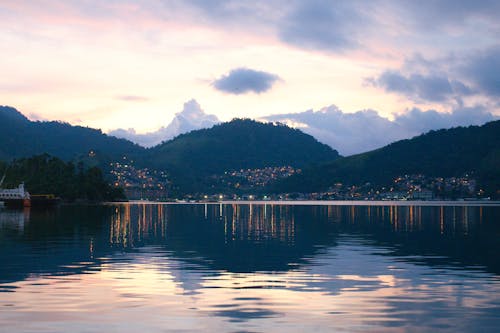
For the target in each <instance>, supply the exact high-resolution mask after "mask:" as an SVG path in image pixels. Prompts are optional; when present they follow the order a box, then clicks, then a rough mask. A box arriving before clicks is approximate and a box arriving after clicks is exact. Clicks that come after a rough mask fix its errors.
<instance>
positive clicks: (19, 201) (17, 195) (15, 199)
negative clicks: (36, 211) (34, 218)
mask: <svg viewBox="0 0 500 333" xmlns="http://www.w3.org/2000/svg"><path fill="white" fill-rule="evenodd" d="M0 201H2V202H3V203H4V205H5V207H7V208H23V207H30V206H31V196H30V194H29V193H28V191H26V189H25V188H24V183H21V184H19V186H18V187H17V188H12V189H2V188H0Z"/></svg>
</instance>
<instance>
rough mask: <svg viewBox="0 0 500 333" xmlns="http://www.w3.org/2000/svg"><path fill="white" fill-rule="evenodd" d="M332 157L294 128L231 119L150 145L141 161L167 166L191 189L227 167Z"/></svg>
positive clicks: (181, 184) (302, 164) (329, 151)
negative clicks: (143, 159) (151, 146)
mask: <svg viewBox="0 0 500 333" xmlns="http://www.w3.org/2000/svg"><path fill="white" fill-rule="evenodd" d="M338 157H339V155H338V153H337V152H336V151H335V150H333V149H331V148H330V147H329V146H327V145H324V144H321V143H319V142H318V141H317V140H316V139H314V138H313V137H312V136H310V135H307V134H304V133H303V132H301V131H299V130H296V129H292V128H289V127H287V126H284V125H274V124H270V123H267V124H264V123H260V122H256V121H253V120H249V119H235V120H233V121H231V122H228V123H223V124H220V125H216V126H214V127H212V128H210V129H202V130H196V131H192V132H190V133H187V134H183V135H180V136H178V137H176V138H175V139H173V140H170V141H168V142H165V143H163V144H160V145H158V146H156V147H153V148H151V149H150V150H149V151H148V158H147V160H146V163H147V164H148V165H150V166H152V167H154V168H157V169H166V170H169V172H170V173H171V175H172V177H173V180H174V182H176V183H177V184H178V186H179V187H181V188H182V189H184V190H185V191H197V190H198V189H203V187H204V186H206V178H207V177H209V176H211V175H214V174H222V173H224V172H225V171H229V170H239V169H246V168H259V167H266V166H285V165H291V166H294V167H300V168H302V167H305V166H308V165H310V164H313V163H320V162H326V161H333V160H335V159H337V158H338Z"/></svg>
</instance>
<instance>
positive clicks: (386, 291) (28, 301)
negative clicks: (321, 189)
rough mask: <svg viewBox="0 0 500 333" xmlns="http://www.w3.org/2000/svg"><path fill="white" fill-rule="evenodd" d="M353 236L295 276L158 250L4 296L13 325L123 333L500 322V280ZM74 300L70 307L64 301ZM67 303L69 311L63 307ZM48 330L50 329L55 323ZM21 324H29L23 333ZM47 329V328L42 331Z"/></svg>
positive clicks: (32, 283)
mask: <svg viewBox="0 0 500 333" xmlns="http://www.w3.org/2000/svg"><path fill="white" fill-rule="evenodd" d="M384 252H386V251H385V250H384V249H383V248H380V247H376V246H369V245H366V244H363V242H362V241H360V240H358V239H355V238H352V237H349V236H343V237H342V240H341V241H340V242H339V244H338V246H336V247H333V248H329V249H328V250H327V251H326V252H325V253H322V254H319V255H318V256H317V257H315V258H312V259H311V262H310V264H309V265H307V266H304V267H302V268H301V269H299V270H292V271H289V272H285V273H273V272H255V273H251V274H248V273H245V274H244V273H230V272H223V271H213V270H209V269H200V267H198V269H193V267H186V266H185V264H184V263H183V262H182V261H179V260H178V258H176V257H173V256H172V255H171V254H170V253H166V252H164V251H163V250H162V249H161V248H158V247H154V246H151V247H144V248H142V249H141V250H140V251H138V252H134V253H123V254H121V255H120V254H115V255H112V256H110V257H106V258H100V260H101V261H102V262H103V263H102V265H101V271H99V272H93V273H92V274H78V275H72V276H42V277H33V278H31V279H28V280H26V281H23V282H19V283H16V284H14V285H13V286H14V287H16V288H17V289H15V290H16V291H15V292H11V293H3V295H2V298H1V299H2V300H1V305H2V307H3V308H4V309H5V308H7V307H8V309H10V310H15V311H12V312H10V315H9V316H8V317H7V316H5V315H2V316H1V317H0V322H3V324H4V325H6V326H5V327H7V328H8V327H18V328H19V329H26V330H30V329H34V330H35V331H36V329H35V326H34V325H35V324H32V322H36V320H41V321H43V322H44V327H45V328H49V330H50V331H54V332H57V331H64V330H63V328H64V327H68V326H65V325H71V327H73V329H75V328H76V331H82V330H83V328H84V327H87V328H88V327H92V326H88V325H89V323H92V324H91V325H93V327H94V328H96V329H101V330H107V331H110V330H113V329H119V330H120V331H123V332H133V331H134V332H135V331H136V330H137V329H143V330H145V331H159V330H161V329H162V328H165V327H168V328H169V329H172V330H182V329H189V330H199V329H205V330H210V331H212V330H216V329H217V330H221V331H232V330H238V329H241V330H251V331H267V330H266V328H269V327H270V325H276V326H272V327H273V330H274V331H283V332H285V331H303V330H307V331H310V330H314V329H315V327H316V328H317V327H323V328H328V329H347V330H348V331H353V330H354V331H356V330H368V329H370V328H373V327H374V326H377V327H379V328H380V327H383V328H384V329H383V330H384V331H391V330H394V331H401V330H402V329H410V330H412V329H415V328H418V329H419V330H421V329H424V330H427V331H432V330H435V329H439V330H449V331H455V330H457V329H458V330H459V331H467V330H469V329H471V328H473V327H475V326H474V325H477V324H480V325H481V326H480V327H484V328H486V331H487V329H488V328H489V329H491V330H492V329H493V328H494V327H495V325H496V324H498V318H497V316H495V313H497V312H498V311H499V303H498V298H497V297H496V295H498V292H500V281H499V280H498V278H496V277H494V276H491V275H488V274H485V273H481V272H477V271H467V270H462V271H457V270H451V269H447V268H439V269H437V270H436V269H432V268H429V267H426V266H423V265H414V264H412V263H408V262H405V261H404V258H397V257H393V256H388V255H387V253H384ZM61 299H64V300H65V301H64V302H61V301H60V300H61ZM63 303H64V304H63ZM125 323H126V324H125ZM45 324H47V325H45ZM18 325H20V326H18ZM36 325H38V324H36Z"/></svg>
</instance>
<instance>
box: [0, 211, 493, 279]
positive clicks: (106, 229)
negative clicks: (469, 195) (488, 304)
mask: <svg viewBox="0 0 500 333" xmlns="http://www.w3.org/2000/svg"><path fill="white" fill-rule="evenodd" d="M9 214H10V213H8V212H7V211H0V222H1V223H0V262H2V265H1V266H0V282H7V281H17V280H24V279H26V278H27V277H29V276H30V275H33V274H35V275H38V274H51V275H59V274H78V273H82V272H85V271H89V270H90V271H92V270H100V269H101V265H102V264H103V263H104V262H110V260H111V261H112V260H115V259H116V258H115V257H116V255H117V253H119V252H123V251H125V252H131V251H132V252H135V251H138V250H139V249H140V248H141V247H146V246H148V247H150V246H154V247H158V253H157V255H158V256H160V257H161V258H164V259H161V260H167V261H170V262H173V261H175V262H178V263H179V266H178V268H179V271H176V272H173V273H172V274H175V275H176V276H177V279H180V280H181V281H182V283H183V284H185V283H188V284H196V283H197V282H196V281H186V279H188V280H192V279H195V280H196V279H198V278H200V276H201V275H200V274H196V273H195V271H197V270H200V272H206V271H207V269H208V270H215V271H226V272H256V271H289V270H294V269H297V268H301V267H308V266H310V265H314V264H315V260H316V259H315V258H318V257H321V255H322V254H323V253H326V252H327V251H330V252H332V251H333V252H335V251H334V250H335V249H336V247H337V242H338V240H339V238H340V237H344V238H345V236H346V235H348V236H349V237H350V238H353V239H357V242H358V243H360V244H366V245H367V246H370V247H372V248H379V249H383V250H384V253H385V254H384V255H390V256H393V257H396V258H401V260H403V261H405V262H408V263H416V264H418V265H426V266H436V265H437V266H443V265H444V266H447V267H449V266H455V267H457V268H461V267H464V266H466V267H469V266H476V267H478V268H480V269H485V270H487V271H489V272H493V273H495V274H499V273H500V266H499V263H498V260H497V257H496V256H497V253H498V250H499V244H498V239H497V235H498V228H499V226H498V225H495V223H494V222H496V221H497V220H498V219H499V210H498V208H497V207H484V208H482V207H406V206H401V207H396V206H384V207H375V206H373V207H369V206H357V207H351V206H316V207H315V206H279V205H218V204H216V205H126V204H125V205H119V206H105V207H103V206H97V207H64V206H63V207H61V208H59V209H58V210H54V211H47V212H37V211H32V212H31V213H30V215H29V216H28V215H24V213H20V212H19V213H17V215H16V216H15V217H14V218H12V216H10V215H9ZM20 214H23V215H22V218H21V215H20ZM20 220H21V221H22V223H24V225H23V228H20V227H19V221H20ZM155 253H156V252H155ZM340 253H341V252H339V255H340ZM127 258H128V259H127ZM131 258H132V257H126V258H125V259H123V258H121V259H120V260H125V262H124V263H125V264H126V262H127V260H128V261H131V260H133V259H131ZM343 259H345V260H349V258H343ZM184 271H185V272H184Z"/></svg>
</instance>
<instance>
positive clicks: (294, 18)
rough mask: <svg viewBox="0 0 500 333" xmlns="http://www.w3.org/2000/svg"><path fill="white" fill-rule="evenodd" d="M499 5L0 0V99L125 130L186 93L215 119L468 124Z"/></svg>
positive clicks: (493, 107) (484, 85)
mask: <svg viewBox="0 0 500 333" xmlns="http://www.w3.org/2000/svg"><path fill="white" fill-rule="evenodd" d="M499 16H500V1H496V0H483V1H478V0H475V1H464V0H454V1H452V0H435V1H432V0H429V1H388V0H372V1H356V0H349V1H321V0H286V1H285V0H265V1H260V0H254V1H210V0H206V1H202V0H182V1H181V0H164V1H161V0H143V1H132V0H120V1H118V0H108V1H97V0H79V1H72V0H65V1H56V0H38V1H22V0H16V1H10V0H9V1H6V0H0V60H1V61H0V72H1V73H2V75H1V78H0V105H10V106H13V107H15V108H17V109H18V110H19V111H21V112H22V113H23V114H25V115H26V116H28V117H29V118H30V119H32V120H60V121H65V122H69V123H71V124H74V125H83V126H90V127H95V128H101V129H102V130H104V131H110V130H114V129H119V128H122V129H134V131H135V132H136V133H146V132H151V131H155V130H157V129H159V128H160V127H166V126H167V125H168V124H169V123H170V121H172V119H173V118H174V116H175V115H176V113H178V112H179V111H180V110H182V108H183V105H184V104H185V103H186V102H188V101H191V100H196V102H197V103H199V105H200V106H201V108H202V109H203V110H204V111H205V112H207V113H209V114H213V115H215V116H217V117H218V118H219V119H220V120H223V121H226V120H231V119H232V118H234V117H250V118H256V119H264V118H268V119H278V118H279V119H282V120H283V119H285V118H286V117H284V116H283V115H290V114H292V115H293V114H299V113H301V114H307V113H310V114H312V117H313V118H314V119H313V120H310V121H311V122H313V121H317V119H318V117H316V116H317V115H321V112H323V113H325V110H330V111H332V110H333V111H332V112H333V114H334V115H335V117H337V118H338V119H340V118H343V119H347V118H349V117H350V118H349V119H353V118H356V116H353V115H356V114H357V115H358V118H359V117H361V118H363V121H365V122H366V121H367V119H372V118H370V117H373V116H375V117H381V118H383V119H386V120H389V121H390V122H397V121H400V122H401V121H404V120H405V119H406V120H407V121H409V120H411V121H413V122H414V127H418V126H420V127H422V128H424V127H425V126H423V125H422V124H425V122H431V123H432V124H436V123H435V121H434V120H435V119H438V118H439V119H438V121H440V122H439V124H443V126H451V125H454V124H457V123H459V124H472V123H477V122H478V121H479V120H481V121H482V120H489V119H494V118H496V117H498V116H499V115H500V81H499V78H500V38H499V37H498V36H500V20H499V19H498V17H499ZM429 112H430V113H429ZM280 115H281V116H280ZM365 116H366V117H365ZM280 117H281V118H280ZM301 117H302V116H301ZM335 117H334V118H335ZM412 117H413V118H412ZM436 117H437V118H436ZM291 118H293V117H288V118H287V119H288V120H290V121H292V120H293V121H295V120H296V119H291ZM337 118H335V119H337ZM301 119H302V121H303V122H304V123H307V121H306V120H304V118H303V117H302V118H301ZM408 119H409V120H408ZM433 119H434V120H433ZM457 119H460V121H459V122H457ZM357 124H358V126H359V124H360V123H357ZM368 124H370V122H368ZM346 126H348V122H346ZM323 127H325V126H323ZM352 128H353V130H352V131H354V128H356V127H355V126H354V127H352ZM425 128H428V127H425ZM322 130H326V131H328V128H326V129H325V128H322ZM402 130H403V131H404V128H403V129H402ZM359 131H361V132H362V131H363V128H361V129H359ZM354 132H356V131H354ZM356 133H359V132H356ZM408 133H409V132H408ZM377 134H378V135H381V136H383V135H384V133H383V132H378V133H377ZM355 150H356V149H354V150H352V151H355ZM358 150H359V149H358ZM350 152H351V151H350Z"/></svg>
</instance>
